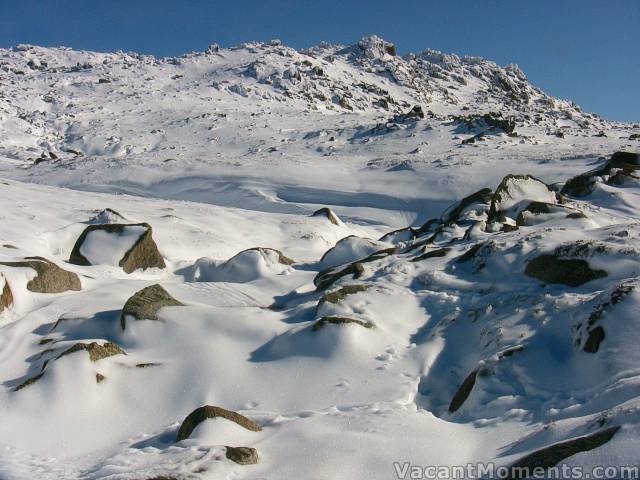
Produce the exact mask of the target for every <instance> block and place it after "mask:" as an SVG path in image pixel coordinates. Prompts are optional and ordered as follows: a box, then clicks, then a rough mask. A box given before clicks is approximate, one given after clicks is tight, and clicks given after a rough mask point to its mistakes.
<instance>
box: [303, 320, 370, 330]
mask: <svg viewBox="0 0 640 480" xmlns="http://www.w3.org/2000/svg"><path fill="white" fill-rule="evenodd" d="M348 324H355V325H360V326H361V327H364V328H374V325H373V323H371V322H367V321H363V320H356V319H355V318H348V317H322V318H321V319H320V320H317V321H316V322H315V323H314V324H313V326H312V327H311V330H312V331H314V332H317V331H318V330H320V329H321V328H324V327H325V326H327V325H348Z"/></svg>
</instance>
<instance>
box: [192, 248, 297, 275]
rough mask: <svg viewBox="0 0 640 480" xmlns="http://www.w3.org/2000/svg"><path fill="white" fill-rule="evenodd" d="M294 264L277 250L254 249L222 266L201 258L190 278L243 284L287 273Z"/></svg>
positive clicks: (238, 255) (242, 253) (244, 251)
mask: <svg viewBox="0 0 640 480" xmlns="http://www.w3.org/2000/svg"><path fill="white" fill-rule="evenodd" d="M294 263H295V262H294V260H292V259H290V258H289V257H287V256H285V255H283V254H282V252H281V251H279V250H276V249H274V248H263V247H255V248H249V249H247V250H243V251H242V252H240V253H238V254H236V255H234V256H233V257H231V258H230V259H229V260H227V261H226V262H224V263H222V264H220V263H219V262H216V261H214V260H211V259H208V258H201V259H199V260H197V261H196V263H195V265H194V266H193V267H192V272H191V278H192V280H193V281H200V282H230V283H245V282H251V281H253V280H257V279H259V278H263V277H267V276H270V275H279V274H282V273H288V272H289V271H291V265H293V264H294Z"/></svg>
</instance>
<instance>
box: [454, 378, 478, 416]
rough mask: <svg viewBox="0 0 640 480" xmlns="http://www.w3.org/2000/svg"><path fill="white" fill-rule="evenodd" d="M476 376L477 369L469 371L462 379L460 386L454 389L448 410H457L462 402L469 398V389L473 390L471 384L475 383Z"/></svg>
mask: <svg viewBox="0 0 640 480" xmlns="http://www.w3.org/2000/svg"><path fill="white" fill-rule="evenodd" d="M477 376H478V370H477V369H476V370H474V371H473V372H471V373H470V374H469V375H468V376H467V378H465V379H464V381H463V382H462V385H460V388H458V390H457V391H456V393H455V395H454V396H453V398H452V399H451V403H449V412H450V413H454V412H456V411H458V409H459V408H460V407H461V406H462V404H463V403H464V402H465V401H466V400H467V398H469V395H471V390H473V386H474V385H475V384H476V378H477Z"/></svg>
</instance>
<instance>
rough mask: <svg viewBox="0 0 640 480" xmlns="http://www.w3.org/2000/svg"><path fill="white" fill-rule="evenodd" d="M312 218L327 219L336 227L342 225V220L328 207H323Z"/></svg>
mask: <svg viewBox="0 0 640 480" xmlns="http://www.w3.org/2000/svg"><path fill="white" fill-rule="evenodd" d="M311 216H312V217H326V218H327V219H328V220H329V221H330V222H331V223H333V224H334V225H340V224H341V223H342V222H341V221H340V218H338V216H337V215H336V214H335V213H334V211H333V210H331V209H330V208H327V207H323V208H321V209H319V210H316V211H315V212H313V213H312V214H311Z"/></svg>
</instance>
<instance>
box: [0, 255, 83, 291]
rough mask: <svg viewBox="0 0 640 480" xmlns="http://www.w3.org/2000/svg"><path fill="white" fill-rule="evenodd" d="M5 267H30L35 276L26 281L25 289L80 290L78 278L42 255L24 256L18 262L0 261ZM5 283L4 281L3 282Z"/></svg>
mask: <svg viewBox="0 0 640 480" xmlns="http://www.w3.org/2000/svg"><path fill="white" fill-rule="evenodd" d="M0 265H4V266H5V267H21V268H24V267H26V268H31V269H33V270H35V271H36V276H35V277H34V278H32V279H31V280H29V281H28V282H27V290H30V291H32V292H37V293H62V292H66V291H69V290H73V291H78V290H80V278H78V275H76V274H75V273H73V272H69V271H67V270H64V269H62V268H60V267H59V266H57V265H56V264H55V263H53V262H51V261H49V260H47V259H46V258H42V257H26V258H25V259H24V260H23V261H19V262H0ZM5 285H6V283H5Z"/></svg>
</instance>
